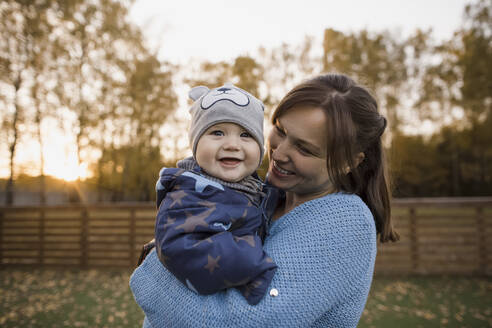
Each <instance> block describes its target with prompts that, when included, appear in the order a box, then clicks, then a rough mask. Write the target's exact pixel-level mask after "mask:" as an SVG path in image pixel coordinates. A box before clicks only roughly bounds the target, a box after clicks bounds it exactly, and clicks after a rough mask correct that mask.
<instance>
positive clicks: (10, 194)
mask: <svg viewBox="0 0 492 328" xmlns="http://www.w3.org/2000/svg"><path fill="white" fill-rule="evenodd" d="M20 84H21V78H20V74H19V76H18V77H17V79H16V81H15V83H14V87H15V101H14V107H15V111H14V120H13V122H12V130H13V133H14V138H13V140H12V143H11V144H10V146H9V152H10V176H9V180H8V182H7V188H6V198H5V203H6V205H13V204H14V161H15V150H16V147H17V141H18V137H19V130H18V127H17V124H18V122H19V114H20V113H19V111H20V110H21V108H20V106H19V104H18V97H19V89H20Z"/></svg>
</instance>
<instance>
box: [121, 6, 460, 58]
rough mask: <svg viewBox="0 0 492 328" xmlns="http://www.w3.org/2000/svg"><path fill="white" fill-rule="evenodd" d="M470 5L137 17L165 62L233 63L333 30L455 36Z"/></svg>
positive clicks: (141, 10) (162, 11) (170, 9)
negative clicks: (419, 31)
mask: <svg viewBox="0 0 492 328" xmlns="http://www.w3.org/2000/svg"><path fill="white" fill-rule="evenodd" d="M466 3H468V1H465V0H411V1H402V0H344V1H341V0H337V1H334V0H300V1H288V0H248V1H224V0H208V1H190V0H181V1H154V0H137V1H136V2H135V4H134V5H133V7H132V9H131V12H130V17H131V20H132V21H133V22H135V23H136V24H137V25H139V26H140V27H141V28H142V30H143V32H144V35H145V37H146V38H147V40H148V42H149V45H150V46H151V47H152V49H158V50H159V58H160V59H161V60H167V61H169V62H172V63H176V64H180V63H181V64H183V63H186V62H187V61H188V60H189V59H192V58H193V59H206V60H208V61H220V60H229V59H232V58H235V57H237V56H239V55H247V54H250V55H253V53H254V51H256V49H257V48H258V47H259V46H264V47H266V48H270V47H274V46H278V45H280V44H282V43H283V42H285V43H289V44H297V43H299V42H300V41H302V40H303V38H304V37H305V36H306V35H308V36H312V37H315V38H316V39H319V40H321V39H322V35H323V31H324V29H326V28H334V29H336V30H339V31H342V32H351V31H357V30H360V29H368V30H372V31H380V30H383V29H389V30H392V31H396V32H398V33H402V35H408V34H409V33H411V32H413V31H414V30H415V29H417V28H420V29H428V28H432V29H433V31H434V35H435V37H436V38H438V39H446V38H450V37H451V36H452V33H453V31H454V30H456V29H457V28H458V27H459V25H460V23H461V17H462V12H463V8H464V6H465V5H466Z"/></svg>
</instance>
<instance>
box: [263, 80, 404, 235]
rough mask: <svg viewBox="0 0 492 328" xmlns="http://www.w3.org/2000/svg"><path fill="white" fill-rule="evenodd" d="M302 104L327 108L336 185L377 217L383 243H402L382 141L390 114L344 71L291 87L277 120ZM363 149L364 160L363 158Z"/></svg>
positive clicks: (331, 171) (329, 163)
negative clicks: (394, 222)
mask: <svg viewBox="0 0 492 328" xmlns="http://www.w3.org/2000/svg"><path fill="white" fill-rule="evenodd" d="M298 106H313V107H318V108H321V109H322V110H323V111H324V112H325V115H326V117H327V127H326V128H327V130H328V158H327V168H328V172H329V174H330V178H331V180H332V182H333V184H334V186H335V188H336V189H337V190H339V191H345V192H349V193H354V194H357V195H358V196H359V197H361V198H362V200H363V201H364V202H365V203H366V205H367V206H368V207H369V209H370V210H371V212H372V214H373V216H374V220H375V223H376V231H377V233H378V234H379V240H380V241H381V242H387V241H397V240H398V239H399V236H398V233H397V232H396V231H395V230H394V229H393V225H392V222H391V207H390V192H389V186H388V176H387V172H386V165H385V157H384V149H383V146H382V142H381V135H382V134H383V132H384V130H385V129H386V118H385V117H384V116H382V115H381V114H380V113H379V112H378V104H377V102H376V100H375V99H374V97H373V96H372V95H371V94H370V93H369V91H368V90H367V89H366V88H364V87H362V86H360V85H358V84H357V83H355V82H354V80H352V79H350V78H349V77H347V76H345V75H343V74H326V75H320V76H317V77H315V78H313V79H310V80H308V81H305V82H304V83H301V84H300V85H298V86H297V87H295V88H294V89H292V90H291V91H290V92H289V93H288V94H287V95H286V96H285V97H284V98H283V99H282V100H281V102H280V104H279V105H278V107H277V108H276V109H275V112H274V113H273V116H272V121H273V122H274V123H275V121H276V119H277V118H278V117H280V116H282V114H283V113H284V112H286V111H288V110H289V109H290V108H293V107H298ZM360 153H363V154H364V157H363V158H359V157H358V154H360ZM347 167H348V168H349V172H348V173H347Z"/></svg>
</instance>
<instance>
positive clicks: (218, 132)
mask: <svg viewBox="0 0 492 328" xmlns="http://www.w3.org/2000/svg"><path fill="white" fill-rule="evenodd" d="M210 134H211V135H214V136H218V137H221V136H223V135H224V132H222V131H221V130H212V131H210Z"/></svg>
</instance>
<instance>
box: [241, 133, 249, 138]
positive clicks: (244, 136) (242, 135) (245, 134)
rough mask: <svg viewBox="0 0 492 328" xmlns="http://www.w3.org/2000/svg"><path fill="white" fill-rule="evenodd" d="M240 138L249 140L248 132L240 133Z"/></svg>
mask: <svg viewBox="0 0 492 328" xmlns="http://www.w3.org/2000/svg"><path fill="white" fill-rule="evenodd" d="M241 138H251V134H250V133H249V132H243V133H241Z"/></svg>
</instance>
